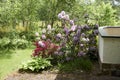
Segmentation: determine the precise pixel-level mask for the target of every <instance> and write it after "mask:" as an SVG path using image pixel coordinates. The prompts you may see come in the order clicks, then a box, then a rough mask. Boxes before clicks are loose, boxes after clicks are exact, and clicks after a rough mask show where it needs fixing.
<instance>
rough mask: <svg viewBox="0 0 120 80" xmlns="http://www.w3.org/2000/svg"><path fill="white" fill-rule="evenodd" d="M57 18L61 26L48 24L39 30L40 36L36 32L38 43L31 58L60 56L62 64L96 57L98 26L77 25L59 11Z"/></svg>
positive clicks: (64, 13)
mask: <svg viewBox="0 0 120 80" xmlns="http://www.w3.org/2000/svg"><path fill="white" fill-rule="evenodd" d="M58 18H59V20H60V22H61V24H58V25H56V26H55V27H54V26H53V27H51V25H50V24H49V25H48V26H47V27H46V28H44V29H42V30H41V31H42V34H41V35H39V33H38V32H36V37H38V41H36V43H35V45H36V49H35V50H34V52H33V56H38V55H42V56H44V57H45V56H49V55H52V56H56V57H58V56H59V57H60V56H61V57H60V58H62V59H61V60H62V62H64V61H68V60H72V59H75V58H76V57H82V56H86V55H88V56H91V55H92V56H94V57H97V40H96V38H97V35H98V25H97V24H95V25H93V24H89V23H87V24H85V25H77V24H76V21H75V20H73V19H70V17H69V15H68V14H66V12H65V11H61V12H60V13H59V14H58ZM92 56H91V57H92Z"/></svg>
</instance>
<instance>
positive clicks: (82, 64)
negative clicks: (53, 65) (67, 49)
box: [58, 58, 92, 72]
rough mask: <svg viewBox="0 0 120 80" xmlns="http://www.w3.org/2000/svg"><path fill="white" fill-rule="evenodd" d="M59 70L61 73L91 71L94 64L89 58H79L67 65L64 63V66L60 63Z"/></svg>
mask: <svg viewBox="0 0 120 80" xmlns="http://www.w3.org/2000/svg"><path fill="white" fill-rule="evenodd" d="M58 68H59V70H60V71H70V72H74V71H77V70H81V71H82V70H83V71H91V70H92V63H91V61H90V60H89V59H87V58H77V59H74V60H72V61H69V62H67V63H63V64H60V63H59V64H58Z"/></svg>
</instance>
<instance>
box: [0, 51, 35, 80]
mask: <svg viewBox="0 0 120 80" xmlns="http://www.w3.org/2000/svg"><path fill="white" fill-rule="evenodd" d="M32 50H33V49H24V50H14V51H0V80H3V79H4V78H5V77H6V76H7V75H9V74H10V73H12V72H14V71H17V70H18V69H19V66H20V65H21V63H22V62H24V61H26V60H28V59H30V55H31V54H32Z"/></svg>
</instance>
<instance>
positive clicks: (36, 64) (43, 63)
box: [22, 56, 52, 72]
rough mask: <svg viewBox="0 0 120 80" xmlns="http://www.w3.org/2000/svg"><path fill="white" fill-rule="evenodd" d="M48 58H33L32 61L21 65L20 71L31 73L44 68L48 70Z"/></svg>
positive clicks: (49, 64)
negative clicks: (29, 71)
mask: <svg viewBox="0 0 120 80" xmlns="http://www.w3.org/2000/svg"><path fill="white" fill-rule="evenodd" d="M49 59H50V58H42V57H41V56H40V57H34V58H32V60H29V61H28V62H26V63H23V65H22V69H24V70H28V69H29V70H31V71H37V72H38V71H39V70H43V69H45V68H48V67H50V66H52V65H51V63H50V60H49Z"/></svg>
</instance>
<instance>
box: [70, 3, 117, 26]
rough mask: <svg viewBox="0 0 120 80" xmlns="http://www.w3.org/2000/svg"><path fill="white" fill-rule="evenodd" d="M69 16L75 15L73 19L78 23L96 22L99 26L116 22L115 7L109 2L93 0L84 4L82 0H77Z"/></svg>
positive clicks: (111, 24)
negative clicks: (80, 0) (93, 0)
mask: <svg viewBox="0 0 120 80" xmlns="http://www.w3.org/2000/svg"><path fill="white" fill-rule="evenodd" d="M71 16H73V17H75V20H77V21H79V24H84V23H89V24H95V23H97V24H99V25H100V26H115V25H117V24H118V20H117V18H116V17H117V15H116V9H115V8H113V7H112V5H111V4H110V2H108V3H105V2H103V1H100V2H97V1H95V2H92V3H88V4H86V3H84V1H83V2H79V1H78V3H76V5H75V6H74V7H73V8H72V10H71ZM84 18H86V20H87V21H86V20H84Z"/></svg>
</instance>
